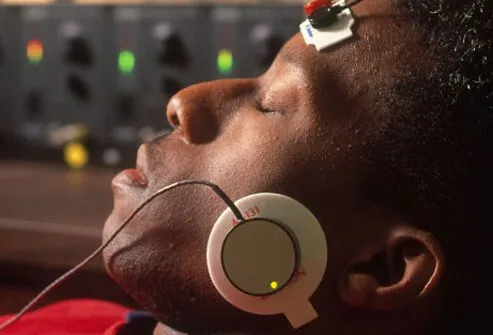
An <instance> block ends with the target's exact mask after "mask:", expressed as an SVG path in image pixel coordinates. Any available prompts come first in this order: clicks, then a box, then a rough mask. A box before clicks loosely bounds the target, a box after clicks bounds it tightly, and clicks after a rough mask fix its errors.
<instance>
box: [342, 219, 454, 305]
mask: <svg viewBox="0 0 493 335" xmlns="http://www.w3.org/2000/svg"><path fill="white" fill-rule="evenodd" d="M376 250H377V251H376V252H375V253H374V254H372V255H371V256H370V258H368V255H366V258H365V256H363V255H360V256H359V257H355V259H354V260H353V263H352V264H351V265H350V266H349V267H348V268H347V271H346V272H345V274H344V280H343V283H342V284H341V285H340V291H341V297H342V299H343V301H345V302H346V303H347V304H349V305H351V306H353V307H358V308H366V309H376V310H390V309H396V308H400V307H404V306H406V305H409V304H412V303H413V302H415V301H417V300H419V299H422V298H424V297H426V296H428V295H429V294H430V293H431V292H433V291H434V290H435V289H436V287H437V286H438V284H439V282H440V279H441V277H442V275H443V272H444V263H445V259H444V254H443V251H442V248H441V246H440V245H439V243H438V242H437V241H436V239H435V238H434V237H433V236H432V235H431V234H429V233H426V232H424V231H421V230H418V229H416V228H413V227H396V228H391V231H389V232H388V234H387V236H386V237H385V243H384V245H383V246H381V247H380V248H378V249H376Z"/></svg>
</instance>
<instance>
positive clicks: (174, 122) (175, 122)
mask: <svg viewBox="0 0 493 335" xmlns="http://www.w3.org/2000/svg"><path fill="white" fill-rule="evenodd" d="M169 123H170V125H171V127H173V128H174V129H176V130H181V125H180V118H179V117H178V114H177V113H172V114H171V115H170V116H169Z"/></svg>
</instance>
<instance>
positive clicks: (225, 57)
mask: <svg viewBox="0 0 493 335" xmlns="http://www.w3.org/2000/svg"><path fill="white" fill-rule="evenodd" d="M233 66H234V60H233V54H232V53H231V51H229V50H226V49H222V50H220V51H219V54H218V55H217V69H218V71H219V73H221V74H230V73H231V72H232V71H233Z"/></svg>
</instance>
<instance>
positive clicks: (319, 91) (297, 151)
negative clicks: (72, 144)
mask: <svg viewBox="0 0 493 335" xmlns="http://www.w3.org/2000/svg"><path fill="white" fill-rule="evenodd" d="M353 14H354V15H355V17H357V22H358V25H357V27H356V28H355V29H354V32H355V38H354V39H352V40H350V41H347V42H345V43H343V44H341V45H338V46H336V47H334V48H331V49H329V50H327V51H325V52H316V50H315V49H314V47H313V46H307V45H306V44H305V43H304V41H303V39H302V37H301V36H300V35H297V36H295V37H293V38H292V39H291V40H290V41H289V42H288V43H287V45H286V46H285V47H284V48H283V49H282V51H281V52H280V54H279V55H278V57H277V59H276V60H275V62H274V63H273V65H272V66H271V68H270V69H269V70H268V71H267V72H266V73H265V74H264V75H262V76H261V77H258V78H254V79H242V80H222V81H215V82H209V83H204V84H199V85H195V86H192V87H189V88H187V89H185V90H183V91H181V92H179V93H178V94H177V95H176V96H175V97H174V98H173V99H172V100H171V101H170V103H169V106H168V109H167V116H168V119H169V120H170V122H171V123H172V125H173V126H174V128H175V130H174V131H173V132H172V133H171V134H170V135H168V136H166V137H162V138H159V139H157V140H155V141H153V142H151V143H148V144H146V145H144V146H143V147H142V148H141V149H140V150H139V153H138V161H137V167H138V169H139V171H140V173H141V174H142V175H144V176H145V179H147V183H131V182H129V180H132V178H130V177H131V176H129V175H128V174H124V175H120V176H119V177H117V178H116V179H115V181H114V194H115V203H114V210H113V212H112V213H111V215H110V216H109V218H108V220H107V222H106V225H105V234H104V236H105V238H108V236H109V235H110V234H111V233H112V232H114V231H115V229H116V228H117V227H118V226H119V225H120V224H121V222H122V221H123V220H124V219H125V218H126V217H127V215H129V214H130V212H132V211H133V210H134V209H135V208H136V207H137V206H138V205H139V204H140V203H141V202H142V201H144V200H145V199H146V198H147V197H148V196H150V195H151V194H152V193H153V192H155V191H156V190H158V189H160V188H162V187H164V186H166V185H168V184H171V183H173V182H176V181H180V180H186V179H194V180H207V181H210V182H213V183H215V184H217V185H219V186H220V187H221V188H222V189H223V190H224V191H225V192H226V193H227V194H228V195H229V196H230V197H231V198H232V199H233V200H237V199H239V198H241V197H244V196H247V195H250V194H253V193H258V192H275V193H281V194H285V195H288V196H290V197H293V198H295V199H297V200H298V201H300V202H302V203H304V204H305V205H306V206H307V207H308V208H309V209H310V210H311V211H312V212H313V213H314V214H315V216H317V217H318V219H319V221H320V222H321V224H322V226H323V228H324V230H325V233H326V236H327V240H328V255H329V263H328V267H327V273H326V278H324V282H323V283H322V286H321V288H320V289H319V290H318V291H317V292H316V294H315V296H314V304H315V306H316V308H317V309H319V310H321V311H324V310H329V309H330V308H331V307H327V306H328V305H330V304H331V303H329V302H330V301H337V297H335V296H334V294H335V293H334V292H335V291H336V289H335V288H336V287H337V285H338V284H339V283H338V282H337V281H338V279H337V274H338V273H339V272H340V269H342V268H343V267H344V266H345V261H346V259H347V258H348V257H349V255H350V253H351V250H352V249H354V248H355V247H356V246H357V245H358V244H359V243H361V242H362V240H361V239H362V238H364V237H362V235H363V234H355V232H361V231H368V234H369V235H371V229H370V228H369V227H367V226H365V225H364V224H362V220H361V217H359V215H358V210H357V206H358V205H357V203H359V201H358V178H359V177H360V175H359V170H358V164H357V162H358V159H359V158H360V157H362V156H363V155H364V152H363V151H362V148H364V144H365V142H366V140H367V139H368V138H369V137H370V136H371V134H372V133H373V131H372V129H375V127H376V125H377V124H379V125H382V123H384V120H385V116H383V115H379V114H378V113H376V112H375V111H374V109H373V108H372V106H371V101H372V95H371V91H372V90H378V89H379V85H386V83H387V82H388V80H389V79H388V78H391V77H392V75H393V74H395V73H398V72H399V71H402V64H410V63H411V62H409V59H412V57H411V52H410V51H409V50H410V49H412V48H409V44H410V43H412V41H413V40H412V38H413V34H410V33H409V32H408V31H406V29H405V25H404V23H402V25H396V18H395V17H394V16H393V13H392V9H391V8H390V2H389V1H387V0H378V1H375V0H374V1H369V0H367V1H364V2H362V3H361V4H359V5H358V6H356V7H355V8H354V10H353ZM163 117H164V116H163ZM134 177H135V176H134ZM133 180H135V178H133ZM225 209H226V205H225V204H224V203H223V202H222V201H221V200H220V199H218V198H217V197H216V196H215V195H214V194H213V193H212V192H211V191H210V190H209V189H206V188H205V187H202V186H186V187H182V188H180V189H176V190H173V191H172V192H169V193H166V194H164V195H162V196H161V197H159V198H157V199H156V200H155V201H154V202H152V203H151V204H150V205H149V206H148V207H146V208H145V209H144V210H143V211H142V212H141V213H140V214H139V215H137V217H136V218H135V220H133V222H132V223H131V224H130V225H128V226H127V227H126V228H125V229H124V230H123V232H122V233H121V234H120V235H119V236H118V237H117V238H116V240H115V241H114V242H113V243H112V244H111V245H110V246H109V247H108V249H107V250H106V252H105V262H106V265H107V268H108V271H109V273H110V274H111V275H112V277H113V278H114V279H115V280H116V281H117V282H118V283H119V284H120V285H121V286H122V287H123V288H124V289H125V290H126V291H127V292H129V293H130V294H131V295H132V296H133V297H134V298H135V299H136V300H137V301H138V302H140V303H141V304H142V305H143V306H144V307H145V308H146V309H148V310H149V311H152V312H153V313H155V315H156V316H157V317H158V318H159V319H160V320H161V321H163V322H165V323H167V324H169V325H171V326H174V327H177V328H179V329H184V330H187V329H188V330H189V329H202V330H204V329H210V330H217V329H222V330H233V329H235V327H238V325H241V327H240V329H239V330H244V331H255V330H258V329H267V328H269V327H284V326H285V325H286V321H285V320H284V319H283V318H282V317H281V318H265V317H263V318H261V317H255V316H252V315H249V314H245V313H243V312H240V311H238V310H237V309H236V308H234V307H232V306H230V305H229V304H228V303H226V302H225V301H224V300H223V299H222V298H221V297H220V295H219V293H218V292H217V291H216V290H215V288H214V287H213V284H212V282H211V280H210V278H209V274H208V271H207V265H206V246H207V241H208V237H209V234H210V232H211V229H212V227H213V224H214V223H215V221H216V219H217V218H218V216H219V215H220V214H221V213H222V212H223V211H224V210H225ZM372 229H375V227H373V228H372ZM277 329H279V328H277Z"/></svg>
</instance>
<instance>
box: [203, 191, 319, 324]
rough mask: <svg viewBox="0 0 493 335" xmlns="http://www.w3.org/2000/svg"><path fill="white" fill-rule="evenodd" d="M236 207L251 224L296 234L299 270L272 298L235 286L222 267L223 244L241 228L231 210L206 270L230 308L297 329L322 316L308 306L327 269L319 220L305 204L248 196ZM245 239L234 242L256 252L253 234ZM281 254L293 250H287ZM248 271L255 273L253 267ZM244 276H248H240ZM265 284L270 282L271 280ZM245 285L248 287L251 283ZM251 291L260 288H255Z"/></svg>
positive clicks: (216, 232)
mask: <svg viewBox="0 0 493 335" xmlns="http://www.w3.org/2000/svg"><path fill="white" fill-rule="evenodd" d="M236 206H237V207H238V208H239V209H240V211H241V212H242V214H243V215H244V217H245V219H247V220H249V219H253V218H265V219H266V220H267V221H272V222H273V223H272V224H273V225H275V224H274V223H279V224H280V225H281V226H282V227H285V228H287V230H288V231H290V232H291V233H292V236H293V238H294V240H295V243H296V246H297V249H298V250H297V254H298V257H297V262H296V263H297V264H296V265H297V267H296V269H295V273H294V275H293V276H292V277H291V281H290V282H289V283H288V284H287V285H286V286H285V287H283V288H281V289H280V290H278V291H276V292H275V293H273V294H271V295H265V294H259V295H261V296H259V295H256V294H252V293H246V292H245V290H244V289H239V288H238V285H235V284H233V283H232V281H231V280H230V278H229V277H228V274H227V269H225V266H224V265H225V264H224V259H223V249H224V245H225V241H227V240H228V236H229V235H230V233H231V231H232V230H233V229H234V228H235V227H236V224H237V223H238V222H237V220H236V218H235V216H234V215H233V212H232V211H231V210H230V209H227V210H226V211H224V212H223V213H222V214H221V216H220V217H219V218H218V220H217V221H216V224H215V225H214V227H213V229H212V231H211V235H210V236H209V241H208V245H207V266H208V270H209V275H210V277H211V279H212V282H213V284H214V286H215V287H216V289H217V290H218V291H219V293H220V294H221V295H222V296H223V297H224V299H226V300H227V301H228V302H229V303H231V304H232V305H234V306H236V307H237V308H239V309H241V310H244V311H246V312H249V313H252V314H257V315H274V314H284V315H285V316H286V317H287V318H288V320H289V321H290V322H291V324H292V326H293V327H294V328H299V327H301V326H303V325H305V324H306V323H308V322H310V321H312V320H313V319H315V318H317V317H318V315H317V313H316V311H315V310H314V309H313V307H312V305H311V304H310V302H309V298H310V297H311V296H312V295H313V293H314V292H315V290H316V289H317V288H318V286H319V285H320V282H321V280H322V278H323V276H324V273H325V269H326V266H327V244H326V240H325V234H324V231H323V229H322V227H321V226H320V224H319V222H318V220H317V219H316V218H315V216H314V215H313V214H312V213H311V212H310V211H309V210H308V209H307V208H306V207H305V206H304V205H303V204H301V203H300V202H298V201H296V200H294V199H292V198H289V197H287V196H284V195H280V194H273V193H260V194H254V195H250V196H247V197H245V198H242V199H240V200H238V201H237V202H236ZM259 221H262V220H259ZM262 229H264V228H262ZM269 234H270V233H269ZM281 235H282V234H281ZM244 236H245V238H244V240H242V237H236V239H237V240H238V241H240V240H242V242H241V243H243V244H244V245H247V244H251V245H252V246H255V236H253V235H251V234H245V235H244ZM275 240H276V241H284V240H285V239H284V238H281V239H279V240H278V238H277V237H275ZM237 243H240V242H237ZM282 243H284V242H282ZM268 244H269V243H268V241H262V245H263V246H265V245H268ZM271 248H272V250H275V249H276V245H275V244H274V243H273V244H272V247H271ZM282 248H284V250H289V247H287V244H286V246H283V247H282ZM250 250H251V249H250ZM262 252H263V253H265V254H269V251H265V250H264V251H262ZM274 253H275V252H274ZM246 256H248V253H246V254H242V256H241V257H240V258H241V259H238V263H239V264H243V263H246V262H248V260H247V259H246V258H245V257H246ZM276 257H278V256H276ZM289 257H291V256H288V258H289ZM252 258H254V257H252ZM276 259H279V258H276ZM252 261H255V260H254V259H253V260H252ZM228 262H229V263H231V264H233V263H234V259H233V260H228ZM267 263H268V262H267ZM288 263H289V262H288ZM265 264H266V263H265V262H263V264H262V265H261V266H260V267H259V269H260V268H265ZM249 266H250V267H252V268H255V264H250V265H249ZM240 267H241V265H240ZM242 276H245V275H243V274H242ZM265 278H267V279H268V278H270V277H269V275H267V276H266V277H265ZM274 281H275V279H273V280H272V282H274ZM264 282H265V280H264ZM272 282H271V283H272ZM261 283H262V282H261ZM269 284H270V283H269ZM243 285H246V287H249V285H248V283H247V284H243ZM252 287H257V286H255V285H253V286H252ZM249 291H251V290H249ZM260 291H262V290H260ZM254 293H255V292H254Z"/></svg>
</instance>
